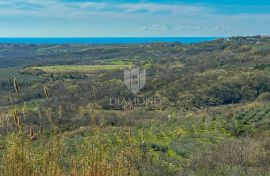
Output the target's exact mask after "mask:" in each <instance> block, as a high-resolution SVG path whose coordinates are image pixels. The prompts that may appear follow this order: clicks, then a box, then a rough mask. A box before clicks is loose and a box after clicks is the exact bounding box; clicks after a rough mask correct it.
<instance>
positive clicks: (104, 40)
mask: <svg viewBox="0 0 270 176" xmlns="http://www.w3.org/2000/svg"><path fill="white" fill-rule="evenodd" d="M217 38H219V37H89V38H80V37H78V38H15V37H14V38H11V37H9V38H2V37H0V44H138V43H156V42H179V43H183V44H190V43H200V42H206V41H212V40H215V39H217Z"/></svg>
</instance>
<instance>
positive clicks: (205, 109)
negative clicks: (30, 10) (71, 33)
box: [0, 36, 270, 176]
mask: <svg viewBox="0 0 270 176" xmlns="http://www.w3.org/2000/svg"><path fill="white" fill-rule="evenodd" d="M269 44H270V38H269V37H264V36H253V37H232V38H228V39H218V40H215V41H211V42H204V43H198V44H188V45H184V44H180V43H152V44H132V45H68V44H67V45H22V44H20V45H19V44H18V45H17V44H1V45H0V56H1V59H0V67H1V68H0V73H1V74H0V175H3V176H9V175H27V176H28V175H33V176H34V175H52V176H62V175H63V176H64V175H74V176H76V175H80V176H81V175H85V176H90V175H92V176H96V175H100V176H106V175H108V176H110V175H131V176H132V175H148V176H151V175H153V176H159V175H160V176H170V175H172V176H175V175H179V176H180V175H183V176H184V175H188V176H189V175H237V176H238V175H245V176H246V175H250V176H251V175H252V176H253V175H262V176H264V175H269V173H270V142H269V141H270V139H269V134H270V116H269V114H270V70H269V69H268V67H269V65H270V59H269V57H270V51H269ZM135 66H140V69H146V70H147V71H146V76H147V77H146V85H145V86H144V87H143V89H142V90H141V91H140V92H139V93H138V94H133V93H132V92H130V91H129V90H128V88H127V87H126V85H125V83H124V71H123V69H131V68H133V67H135ZM112 99H113V101H116V100H117V103H113V104H112ZM139 100H140V101H141V102H144V101H145V102H146V101H147V103H145V102H144V103H138V101H139ZM150 100H151V101H150ZM153 100H158V101H153ZM149 102H150V103H149Z"/></svg>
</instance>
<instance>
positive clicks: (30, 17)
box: [0, 0, 270, 37]
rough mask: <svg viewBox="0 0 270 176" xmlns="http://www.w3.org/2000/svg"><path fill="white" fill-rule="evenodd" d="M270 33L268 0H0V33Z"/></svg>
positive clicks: (148, 34)
mask: <svg viewBox="0 0 270 176" xmlns="http://www.w3.org/2000/svg"><path fill="white" fill-rule="evenodd" d="M257 34H262V35H267V34H270V1H266V0H256V1H255V0H241V1H240V0H238V1H237V0H204V1H198V0H168V1H166V0H155V1H154V0H106V1H105V0H103V1H98V0H9V1H7V0H0V37H117V36H120V37H124V36H133V37H138V36H149V37H150V36H162V37H166V36H182V37H185V36H186V37H189V36H236V35H257Z"/></svg>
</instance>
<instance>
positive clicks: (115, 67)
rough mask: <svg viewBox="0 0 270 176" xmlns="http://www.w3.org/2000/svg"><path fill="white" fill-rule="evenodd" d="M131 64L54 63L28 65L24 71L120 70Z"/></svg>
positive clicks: (84, 71) (88, 71) (86, 71)
mask: <svg viewBox="0 0 270 176" xmlns="http://www.w3.org/2000/svg"><path fill="white" fill-rule="evenodd" d="M131 67H132V65H56V66H40V67H28V68H26V69H25V71H35V70H41V71H44V72H46V73H68V72H83V73H93V72H96V71H103V70H122V69H125V68H131Z"/></svg>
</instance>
